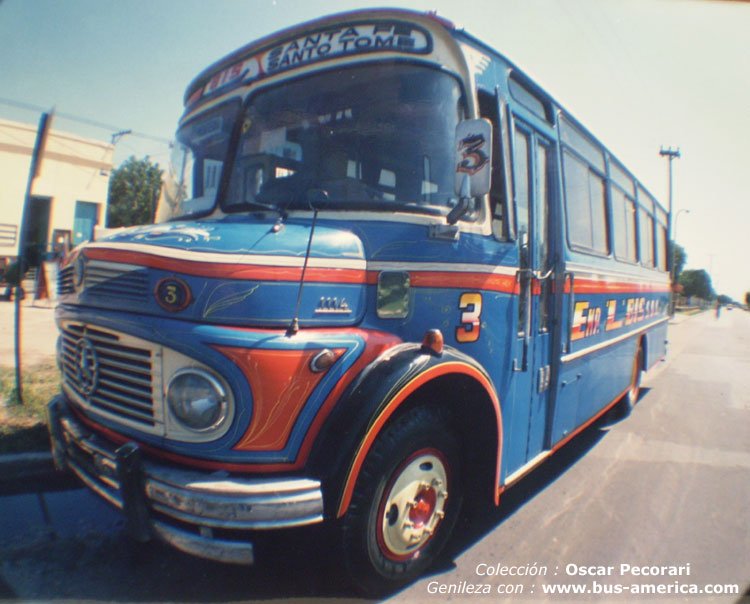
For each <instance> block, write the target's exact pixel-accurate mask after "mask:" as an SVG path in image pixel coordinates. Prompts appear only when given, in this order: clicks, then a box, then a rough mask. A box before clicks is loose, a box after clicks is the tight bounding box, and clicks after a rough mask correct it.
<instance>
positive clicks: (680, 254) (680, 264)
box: [669, 241, 687, 283]
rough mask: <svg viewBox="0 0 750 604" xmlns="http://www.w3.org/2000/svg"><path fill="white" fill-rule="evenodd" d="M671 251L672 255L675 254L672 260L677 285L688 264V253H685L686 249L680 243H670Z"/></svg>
mask: <svg viewBox="0 0 750 604" xmlns="http://www.w3.org/2000/svg"><path fill="white" fill-rule="evenodd" d="M673 246H674V247H673ZM669 250H670V251H669V253H670V254H672V253H673V254H674V256H672V260H673V261H674V268H673V271H674V272H673V274H674V280H675V283H679V282H680V275H681V274H682V269H683V268H685V263H686V262H687V252H685V248H684V247H682V246H681V245H680V244H679V243H675V242H673V241H670V242H669Z"/></svg>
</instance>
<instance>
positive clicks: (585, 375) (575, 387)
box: [551, 338, 637, 446]
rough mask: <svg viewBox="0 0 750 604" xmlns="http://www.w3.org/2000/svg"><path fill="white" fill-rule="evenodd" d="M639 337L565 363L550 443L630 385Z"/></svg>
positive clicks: (593, 413)
mask: <svg viewBox="0 0 750 604" xmlns="http://www.w3.org/2000/svg"><path fill="white" fill-rule="evenodd" d="M636 345H637V339H636V338H630V339H628V340H625V341H624V342H621V343H619V344H615V345H613V346H610V347H609V348H606V349H604V350H602V351H599V352H594V353H592V354H589V355H586V356H583V357H580V358H577V359H574V360H572V361H569V362H567V363H563V364H562V367H561V370H560V385H559V387H558V392H557V402H556V405H555V415H554V418H553V420H552V434H551V445H552V446H554V445H555V443H557V442H559V441H560V440H562V439H563V438H565V437H566V436H567V435H568V434H570V433H571V432H574V431H575V430H576V428H578V427H579V426H581V425H583V424H585V423H586V422H587V421H588V420H589V419H591V418H592V417H594V416H595V415H596V414H597V413H598V412H599V411H601V410H602V409H603V408H604V407H605V406H606V405H608V404H609V403H611V402H612V401H614V400H615V398H617V397H618V396H619V395H620V394H622V393H623V391H624V390H625V389H626V388H627V387H628V385H629V384H630V380H631V375H632V367H633V358H634V356H635V352H636V348H635V347H636Z"/></svg>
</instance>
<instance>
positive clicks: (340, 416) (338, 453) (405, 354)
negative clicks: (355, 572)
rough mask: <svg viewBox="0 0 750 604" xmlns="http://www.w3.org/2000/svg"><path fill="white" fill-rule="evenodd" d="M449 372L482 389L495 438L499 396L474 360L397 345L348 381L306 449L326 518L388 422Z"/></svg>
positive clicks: (335, 511) (336, 511)
mask: <svg viewBox="0 0 750 604" xmlns="http://www.w3.org/2000/svg"><path fill="white" fill-rule="evenodd" d="M452 374H455V375H464V376H468V377H470V378H472V379H474V380H475V381H477V382H478V383H479V384H480V385H481V387H482V388H483V389H484V390H485V391H486V392H487V396H488V398H489V399H490V400H491V401H493V405H494V409H495V413H494V414H495V417H496V421H497V430H498V443H499V442H500V431H501V426H502V424H501V417H500V404H499V400H498V398H497V395H496V393H495V389H494V387H493V385H492V383H491V381H490V379H489V377H488V375H487V373H486V372H485V371H484V369H483V368H482V367H481V366H480V365H479V364H478V363H477V362H476V361H475V360H474V359H472V358H471V357H468V356H466V355H465V354H463V353H461V352H459V351H458V350H456V349H453V348H450V347H446V348H445V349H444V350H443V353H442V354H440V355H436V354H434V353H432V352H430V351H428V350H426V349H424V348H423V347H422V346H420V345H418V344H402V345H400V346H396V347H394V348H392V349H390V350H388V351H387V352H386V353H384V354H382V355H381V356H380V357H378V358H377V359H375V361H373V362H372V363H371V364H370V365H369V366H368V367H367V368H366V369H365V370H363V371H362V373H361V374H360V376H359V377H358V378H357V379H356V380H355V381H354V382H353V383H352V384H351V385H350V387H349V388H348V389H347V390H346V392H345V393H344V394H343V396H342V397H341V399H340V400H339V402H338V404H337V405H336V408H335V410H334V412H333V413H332V414H331V416H330V417H329V418H328V421H327V422H326V425H325V427H324V429H323V430H322V432H321V435H320V437H319V438H318V439H317V442H316V444H315V446H314V448H313V450H312V452H311V456H310V467H311V468H312V470H313V474H314V475H316V476H319V477H321V479H322V482H323V484H324V485H325V487H324V488H325V490H326V497H325V501H326V515H327V516H329V517H334V516H342V515H343V514H344V513H345V512H346V510H347V508H348V505H349V501H350V499H351V494H352V492H353V489H354V485H355V484H356V480H357V477H358V476H359V471H360V469H361V466H362V463H363V462H364V459H365V457H366V456H367V453H368V452H369V450H370V447H371V445H372V443H373V442H374V441H375V439H376V438H377V436H378V434H379V433H380V431H381V430H382V428H383V427H384V426H385V424H386V423H387V422H388V420H389V419H390V418H391V417H392V416H393V415H394V414H395V413H397V412H398V411H399V410H402V409H403V408H404V405H405V404H406V403H407V402H408V401H409V400H410V397H411V396H412V395H413V394H414V393H416V392H417V391H418V390H419V389H420V388H422V387H423V386H425V385H426V384H428V383H430V382H431V381H432V380H435V379H437V378H439V377H443V376H447V375H452ZM498 454H499V451H498ZM497 465H498V467H499V459H498V464H497Z"/></svg>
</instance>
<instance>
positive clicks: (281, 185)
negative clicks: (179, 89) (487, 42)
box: [222, 63, 463, 215]
mask: <svg viewBox="0 0 750 604" xmlns="http://www.w3.org/2000/svg"><path fill="white" fill-rule="evenodd" d="M462 114H463V106H462V102H461V89H460V86H459V84H458V82H457V81H456V80H455V79H454V78H453V77H451V76H450V75H448V74H446V73H444V72H440V71H437V70H434V69H430V68H427V67H424V66H417V65H407V64H392V63H387V64H368V65H362V66H357V67H351V68H346V69H339V70H336V71H329V72H323V73H318V74H314V75H311V76H309V77H305V78H301V79H298V80H295V81H292V82H287V83H284V84H283V85H280V86H276V87H273V88H268V89H265V90H262V91H260V92H258V93H257V94H256V95H255V96H253V97H252V98H251V99H250V102H249V104H248V106H247V108H246V109H245V113H244V115H243V117H242V118H241V119H242V127H241V135H240V139H239V142H238V145H237V148H236V152H235V157H234V161H233V164H232V166H233V167H232V173H231V178H230V182H229V186H228V190H227V194H226V196H225V197H224V199H223V202H222V207H223V209H224V210H225V211H227V212H232V211H242V210H253V209H263V208H267V209H274V210H277V211H283V210H285V209H287V208H301V209H307V208H308V207H309V206H308V203H307V199H308V197H309V193H310V191H312V190H318V191H319V190H323V191H325V192H326V193H327V197H328V204H329V206H330V207H334V208H339V209H362V210H375V211H395V210H398V211H407V212H409V211H413V212H420V213H428V214H437V215H440V214H444V213H446V212H447V211H448V210H449V209H450V207H451V205H452V204H454V203H455V194H454V170H453V150H452V147H453V137H454V131H455V128H456V124H457V123H458V121H459V119H460V118H461V117H462Z"/></svg>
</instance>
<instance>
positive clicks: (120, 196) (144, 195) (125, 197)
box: [107, 155, 163, 227]
mask: <svg viewBox="0 0 750 604" xmlns="http://www.w3.org/2000/svg"><path fill="white" fill-rule="evenodd" d="M162 173H163V170H161V169H160V168H159V164H156V163H151V160H149V158H148V156H146V157H144V158H143V159H136V158H135V157H134V156H132V155H131V156H130V157H129V158H128V159H127V160H125V161H124V162H123V163H122V164H121V165H120V167H119V168H117V169H115V170H113V172H112V177H111V178H110V180H109V209H108V211H107V226H108V227H120V226H133V225H136V224H151V223H153V222H154V215H155V213H156V203H157V201H158V199H159V193H160V191H161V182H162V180H161V178H162Z"/></svg>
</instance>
